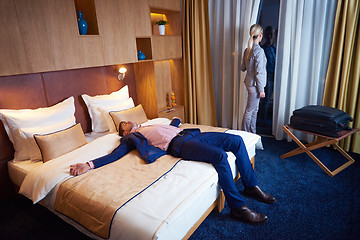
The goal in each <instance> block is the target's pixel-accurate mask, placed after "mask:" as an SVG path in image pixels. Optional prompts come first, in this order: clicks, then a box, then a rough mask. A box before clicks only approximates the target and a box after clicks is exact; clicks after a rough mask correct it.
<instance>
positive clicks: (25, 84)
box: [0, 64, 138, 201]
mask: <svg viewBox="0 0 360 240" xmlns="http://www.w3.org/2000/svg"><path fill="white" fill-rule="evenodd" d="M121 66H125V67H126V68H127V72H126V77H125V79H124V80H123V81H119V80H118V79H117V75H118V69H119V67H120V66H116V65H114V66H106V67H94V68H84V69H76V70H66V71H56V72H45V73H34V74H26V75H16V76H6V77H0V109H25V108H29V109H35V108H39V107H48V106H52V105H54V104H56V103H58V102H60V101H62V100H64V99H66V98H68V97H70V96H74V98H75V109H76V112H75V117H76V122H79V123H81V126H82V128H83V130H84V132H90V131H91V121H90V117H89V114H88V111H87V108H86V105H85V103H84V101H83V100H82V98H81V95H82V94H84V93H86V94H88V95H90V96H94V95H98V94H108V93H111V92H113V91H117V90H119V89H120V88H122V87H123V86H124V85H128V86H129V93H130V96H131V97H132V98H133V99H134V102H135V104H137V103H138V102H137V96H136V88H135V79H134V69H133V64H126V65H121ZM13 155H14V149H13V146H12V143H11V142H10V140H9V138H8V136H7V134H6V132H5V129H4V125H3V124H2V122H1V121H0V189H1V191H0V201H1V200H4V199H5V198H7V196H8V195H9V194H10V193H11V192H12V187H11V184H10V180H9V178H8V171H7V161H9V160H11V159H13Z"/></svg>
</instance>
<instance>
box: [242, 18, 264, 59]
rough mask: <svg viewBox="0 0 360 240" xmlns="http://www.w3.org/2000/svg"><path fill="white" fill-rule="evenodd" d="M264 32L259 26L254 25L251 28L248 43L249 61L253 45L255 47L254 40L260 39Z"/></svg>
mask: <svg viewBox="0 0 360 240" xmlns="http://www.w3.org/2000/svg"><path fill="white" fill-rule="evenodd" d="M262 32H263V28H262V27H261V26H260V25H259V24H254V25H252V26H251V27H250V31H249V34H250V38H249V41H248V50H247V56H246V57H247V59H248V60H249V58H250V55H251V54H250V53H251V51H252V48H253V45H254V40H255V39H257V38H258V36H259V35H260V34H261V33H262Z"/></svg>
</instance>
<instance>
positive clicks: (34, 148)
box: [18, 117, 75, 161]
mask: <svg viewBox="0 0 360 240" xmlns="http://www.w3.org/2000/svg"><path fill="white" fill-rule="evenodd" d="M73 125H75V119H74V118H73V117H70V118H68V119H66V120H65V121H63V122H61V123H58V124H55V125H51V126H46V127H41V126H39V127H34V128H20V129H19V130H18V131H19V133H20V136H21V137H22V138H23V139H24V141H25V143H26V145H27V148H28V152H29V155H30V160H32V161H36V160H42V156H41V152H40V149H39V147H38V145H37V143H36V141H35V138H34V134H41V135H44V134H50V133H54V132H58V131H61V130H64V129H66V128H69V127H71V126H73Z"/></svg>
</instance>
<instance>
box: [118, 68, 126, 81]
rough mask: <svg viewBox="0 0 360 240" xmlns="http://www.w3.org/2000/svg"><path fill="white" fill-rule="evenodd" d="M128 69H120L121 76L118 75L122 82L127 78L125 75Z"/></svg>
mask: <svg viewBox="0 0 360 240" xmlns="http://www.w3.org/2000/svg"><path fill="white" fill-rule="evenodd" d="M126 71H127V69H126V68H124V67H122V68H120V69H119V75H118V79H119V80H120V81H121V80H123V79H124V77H125V73H126Z"/></svg>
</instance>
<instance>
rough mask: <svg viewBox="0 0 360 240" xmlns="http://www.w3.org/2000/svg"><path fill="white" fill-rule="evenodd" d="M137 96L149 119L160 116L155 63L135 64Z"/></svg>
mask: <svg viewBox="0 0 360 240" xmlns="http://www.w3.org/2000/svg"><path fill="white" fill-rule="evenodd" d="M134 73H135V83H136V95H137V98H138V101H139V103H141V104H142V105H143V107H144V110H145V112H146V115H147V117H148V118H149V119H151V118H156V117H157V116H158V107H157V95H156V80H155V74H154V63H153V62H139V63H136V64H134Z"/></svg>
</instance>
